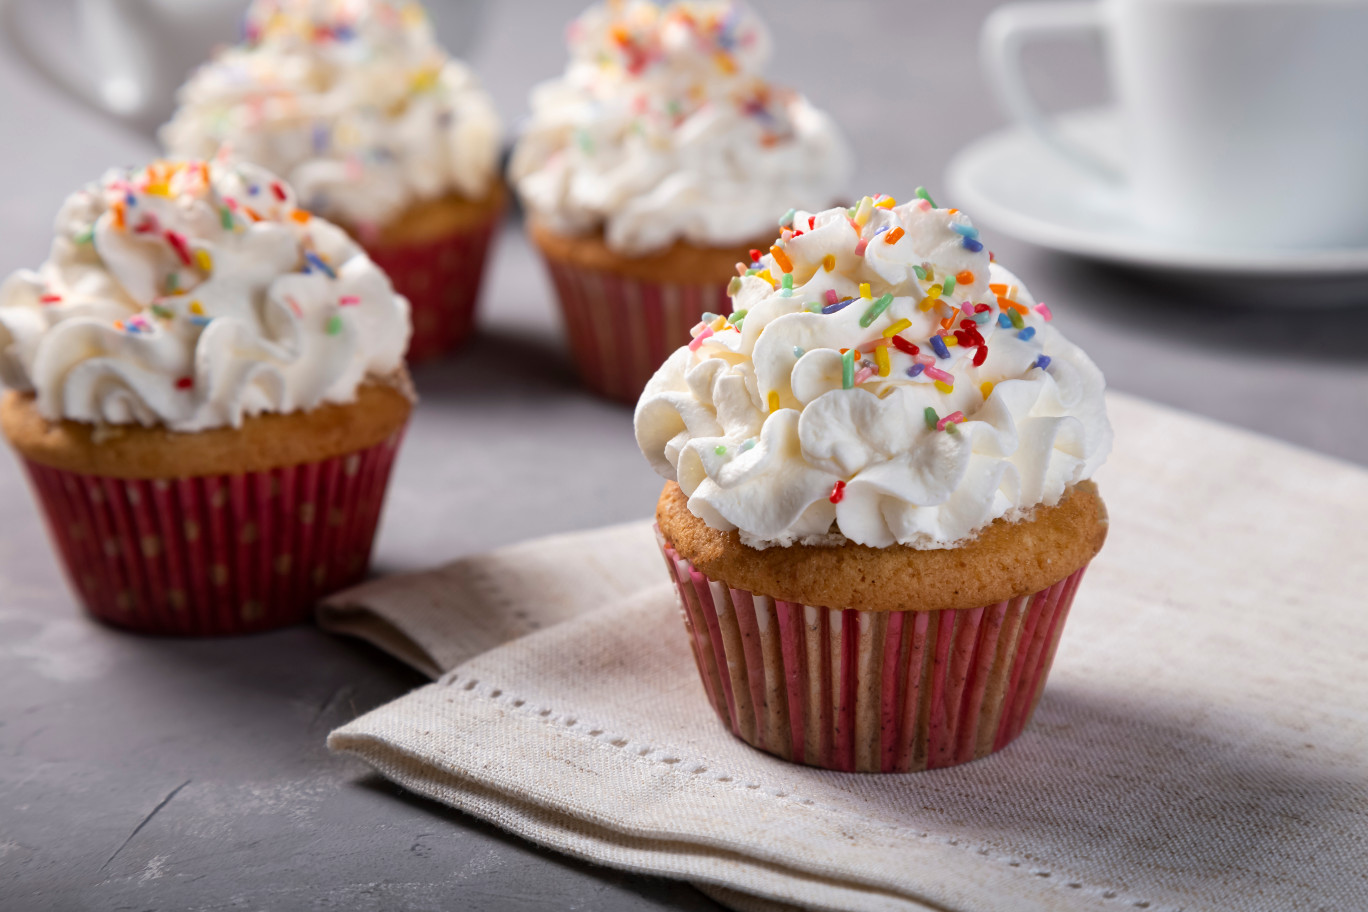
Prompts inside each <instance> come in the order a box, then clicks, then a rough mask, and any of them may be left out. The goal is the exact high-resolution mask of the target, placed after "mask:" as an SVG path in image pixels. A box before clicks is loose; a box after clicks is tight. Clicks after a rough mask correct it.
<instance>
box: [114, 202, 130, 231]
mask: <svg viewBox="0 0 1368 912" xmlns="http://www.w3.org/2000/svg"><path fill="white" fill-rule="evenodd" d="M112 209H113V211H114V227H115V228H118V229H119V230H120V231H123V230H124V228H125V227H127V225H128V221H127V219H125V218H124V204H123V203H122V202H118V203H115V204H114V205H113V207H112Z"/></svg>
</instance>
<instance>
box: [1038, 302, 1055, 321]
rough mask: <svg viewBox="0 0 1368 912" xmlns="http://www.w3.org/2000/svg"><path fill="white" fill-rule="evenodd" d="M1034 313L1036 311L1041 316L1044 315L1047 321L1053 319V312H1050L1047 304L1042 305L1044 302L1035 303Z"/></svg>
mask: <svg viewBox="0 0 1368 912" xmlns="http://www.w3.org/2000/svg"><path fill="white" fill-rule="evenodd" d="M1036 313H1038V314H1040V315H1041V316H1042V317H1044V318H1045V319H1046V321H1049V320H1053V319H1054V314H1052V313H1050V308H1049V307H1047V306H1046V305H1044V304H1037V305H1036Z"/></svg>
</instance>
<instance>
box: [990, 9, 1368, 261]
mask: <svg viewBox="0 0 1368 912" xmlns="http://www.w3.org/2000/svg"><path fill="white" fill-rule="evenodd" d="M1089 33H1091V34H1095V35H1100V36H1101V37H1102V39H1103V42H1104V47H1105V49H1106V56H1107V61H1108V68H1109V70H1110V74H1111V79H1112V87H1113V90H1114V91H1115V93H1116V96H1117V104H1118V107H1119V109H1120V112H1121V116H1122V118H1123V125H1124V130H1125V137H1126V142H1125V152H1126V163H1125V166H1124V171H1123V173H1120V174H1118V173H1116V172H1115V170H1114V168H1113V167H1112V166H1110V165H1108V164H1107V163H1105V162H1102V161H1100V160H1097V159H1096V158H1094V157H1093V156H1092V155H1091V154H1089V153H1088V152H1087V151H1085V150H1084V149H1082V148H1079V147H1076V146H1074V145H1073V144H1071V143H1069V142H1068V141H1067V139H1065V138H1064V137H1062V136H1061V135H1060V134H1059V133H1058V132H1056V130H1055V129H1054V128H1053V127H1052V125H1051V122H1050V120H1049V118H1048V117H1046V116H1045V115H1044V114H1043V112H1042V111H1041V109H1040V107H1039V106H1038V105H1037V104H1036V102H1035V101H1034V99H1033V98H1032V97H1031V95H1030V93H1029V91H1028V90H1027V89H1026V85H1025V81H1024V79H1023V73H1022V68H1021V52H1022V49H1023V47H1024V45H1026V44H1027V43H1029V42H1031V41H1033V40H1036V39H1039V38H1046V37H1059V36H1067V35H1078V34H1089ZM1366 49H1368V0H1097V2H1083V3H1076V2H1065V3H1022V4H1014V5H1010V6H1006V7H1003V8H1001V9H999V10H997V11H995V12H994V13H993V14H992V15H991V16H990V17H989V18H988V20H987V21H986V22H985V24H984V28H983V35H982V53H983V62H984V67H985V70H986V73H987V75H988V79H989V82H990V83H991V84H992V86H993V88H994V89H995V90H996V92H997V94H998V97H999V99H1000V101H1001V102H1002V105H1003V107H1004V109H1005V110H1006V112H1007V113H1008V115H1009V116H1011V117H1013V118H1014V119H1015V120H1017V121H1018V122H1019V123H1020V124H1021V125H1022V126H1024V127H1026V128H1028V129H1029V130H1031V131H1032V132H1034V133H1035V134H1036V135H1037V136H1038V137H1040V139H1041V140H1042V141H1044V142H1045V143H1046V144H1047V145H1048V146H1049V147H1050V148H1051V149H1053V150H1055V151H1056V152H1057V153H1059V154H1060V155H1062V156H1064V157H1066V158H1068V159H1069V160H1070V161H1072V162H1074V163H1076V164H1077V165H1079V166H1080V167H1082V168H1085V169H1087V170H1089V171H1092V172H1093V173H1095V174H1099V175H1102V176H1103V177H1105V178H1107V179H1108V180H1112V181H1118V182H1121V183H1124V184H1125V185H1126V186H1127V189H1128V190H1129V191H1130V195H1131V200H1132V203H1133V205H1134V206H1135V207H1136V211H1137V212H1138V214H1139V215H1140V217H1141V219H1142V220H1143V221H1144V222H1145V223H1146V224H1147V225H1148V226H1149V227H1151V228H1152V229H1153V230H1155V231H1159V232H1163V233H1164V234H1165V235H1166V236H1169V237H1173V238H1182V239H1191V240H1194V241H1200V242H1202V243H1204V244H1207V245H1211V246H1226V247H1261V248H1262V247H1267V248H1323V247H1348V246H1360V245H1363V244H1365V243H1368V101H1365V96H1368V50H1366Z"/></svg>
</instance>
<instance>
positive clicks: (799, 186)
mask: <svg viewBox="0 0 1368 912" xmlns="http://www.w3.org/2000/svg"><path fill="white" fill-rule="evenodd" d="M569 43H570V63H569V66H568V68H567V70H566V72H565V74H564V75H563V76H562V77H560V78H559V79H555V80H552V81H550V82H547V83H544V84H542V85H541V86H539V87H537V89H536V90H534V92H533V94H532V116H531V119H530V121H529V122H528V124H527V126H526V128H525V131H524V132H523V134H522V135H521V136H520V137H519V139H518V143H517V146H516V147H515V148H514V152H513V160H512V162H511V164H510V167H509V174H510V176H511V177H512V179H513V181H514V183H515V185H516V187H517V190H518V193H519V196H520V197H521V199H522V201H523V204H524V205H525V206H527V208H528V209H529V210H530V211H531V212H532V213H533V214H534V215H535V216H536V217H537V218H538V219H539V220H541V221H542V222H543V223H544V224H545V225H546V226H547V227H548V228H550V229H551V230H553V231H556V232H558V233H561V234H570V235H575V234H583V233H587V232H590V231H595V230H599V229H601V230H602V231H603V233H604V237H605V240H606V241H607V243H608V245H609V246H610V247H611V248H613V249H614V250H616V251H619V252H621V253H625V254H629V255H630V254H641V253H648V252H650V251H652V250H657V249H660V248H663V247H666V246H668V245H670V244H671V243H673V242H674V241H676V240H679V239H683V240H686V241H688V242H690V243H693V244H695V245H698V246H728V245H732V244H742V243H746V242H748V241H753V240H754V239H755V238H757V237H765V236H767V235H769V234H771V233H773V231H774V225H775V220H776V219H777V218H778V217H779V215H780V214H781V213H783V212H784V211H785V210H787V209H788V208H789V207H790V206H793V205H798V206H809V207H822V206H829V205H831V203H832V202H833V201H834V200H837V199H840V198H841V197H842V196H843V195H844V192H845V185H846V183H847V181H848V180H849V178H850V174H851V168H852V159H851V155H850V152H849V149H848V146H847V145H846V142H845V140H844V139H843V138H842V137H841V134H840V132H839V131H838V130H837V128H836V126H835V124H834V123H832V121H831V119H830V118H829V117H827V115H826V114H824V113H822V112H821V111H818V110H817V109H816V108H814V107H812V105H810V104H809V103H808V102H807V100H806V99H804V98H803V97H802V96H800V95H797V94H795V93H794V92H791V91H789V90H786V89H781V88H778V87H775V86H772V85H770V84H768V83H766V82H765V81H764V80H763V79H762V78H761V75H760V72H761V69H762V67H763V66H764V64H765V61H766V60H767V58H768V57H769V52H770V42H769V36H768V35H767V34H766V32H765V29H764V27H763V25H762V24H761V23H760V21H759V20H758V19H757V18H756V17H755V16H754V15H753V14H752V13H751V12H750V11H749V10H748V9H747V8H746V7H744V6H743V5H741V4H739V3H736V2H723V0H703V2H673V3H666V4H659V5H658V4H656V3H651V2H646V0H625V2H616V3H607V4H603V5H598V6H593V7H591V8H590V9H589V10H587V11H586V12H585V13H584V14H583V15H581V16H580V17H579V19H577V20H576V21H575V22H574V23H573V24H572V25H571V27H570V34H569Z"/></svg>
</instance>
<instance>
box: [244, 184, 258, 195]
mask: <svg viewBox="0 0 1368 912" xmlns="http://www.w3.org/2000/svg"><path fill="white" fill-rule="evenodd" d="M247 192H248V193H249V194H251V195H252V196H256V195H257V194H258V193H260V192H261V188H260V187H259V186H257V185H256V184H252V185H251V186H250V187H248V188H247Z"/></svg>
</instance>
